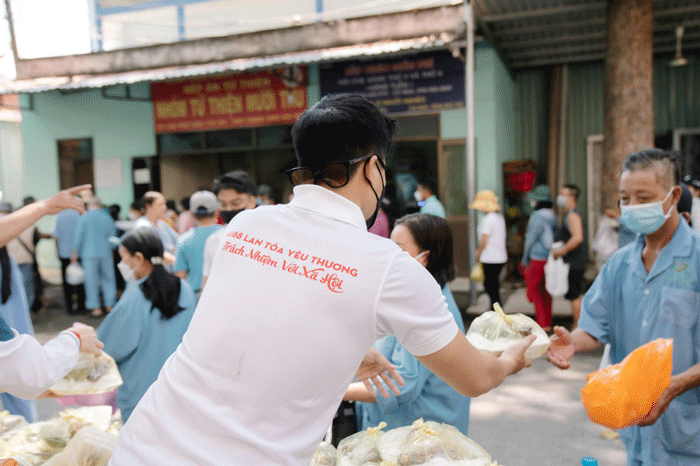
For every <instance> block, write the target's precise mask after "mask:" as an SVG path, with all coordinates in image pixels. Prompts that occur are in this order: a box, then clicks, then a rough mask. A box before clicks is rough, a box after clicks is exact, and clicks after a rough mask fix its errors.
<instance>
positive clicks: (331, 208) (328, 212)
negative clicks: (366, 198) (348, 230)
mask: <svg viewBox="0 0 700 466" xmlns="http://www.w3.org/2000/svg"><path fill="white" fill-rule="evenodd" d="M289 205H290V207H298V208H300V209H305V210H311V211H313V212H317V213H319V214H321V215H325V216H327V217H331V218H334V219H336V220H339V221H341V222H344V223H349V224H350V225H354V226H356V227H358V228H361V229H363V230H367V224H366V222H365V217H364V215H363V214H362V210H361V209H360V207H359V206H358V205H357V204H355V203H354V202H352V201H351V200H349V199H347V198H345V197H343V196H341V195H340V194H336V193H334V192H333V191H331V190H330V189H327V188H322V187H321V186H317V185H313V184H304V185H299V186H295V187H294V199H292V202H290V203H289Z"/></svg>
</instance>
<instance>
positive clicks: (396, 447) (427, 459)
mask: <svg viewBox="0 0 700 466" xmlns="http://www.w3.org/2000/svg"><path fill="white" fill-rule="evenodd" d="M378 447H379V453H380V455H381V457H382V459H383V460H384V461H385V462H387V463H388V464H392V465H393V464H395V465H396V466H417V465H423V466H442V465H445V466H492V465H495V463H494V462H493V460H492V459H491V455H489V454H488V452H487V451H486V450H484V449H483V448H481V446H479V444H477V443H476V442H474V441H473V440H471V439H470V438H468V437H466V436H464V435H463V434H462V433H461V432H460V431H459V430H458V429H457V428H456V427H454V426H451V425H448V424H439V423H437V422H434V421H423V419H418V420H416V421H414V422H413V424H412V425H410V426H407V427H399V428H398V429H392V430H390V431H389V432H387V433H386V434H384V435H383V436H382V437H381V438H380V439H379V444H378Z"/></svg>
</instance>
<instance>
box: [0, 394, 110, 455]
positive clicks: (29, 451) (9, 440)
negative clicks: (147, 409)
mask: <svg viewBox="0 0 700 466" xmlns="http://www.w3.org/2000/svg"><path fill="white" fill-rule="evenodd" d="M111 417H112V408H111V406H85V407H81V408H75V409H66V410H64V411H62V412H61V413H60V414H59V416H58V417H56V418H53V419H50V420H48V421H44V422H35V423H32V424H27V423H26V422H25V423H23V424H22V423H18V424H17V425H16V426H15V427H13V428H11V429H9V430H7V431H5V432H3V433H2V435H1V436H0V459H2V458H12V459H14V460H16V461H17V462H18V463H19V464H20V465H21V466H39V465H43V464H45V463H46V462H47V461H48V460H49V459H51V458H52V457H53V456H54V455H56V454H58V453H61V452H62V451H63V450H64V449H66V448H67V446H68V445H70V444H71V443H74V441H75V443H76V444H77V445H76V447H73V449H74V450H85V449H86V448H89V447H85V446H84V445H85V444H95V445H99V448H95V451H96V452H98V453H99V454H101V455H102V456H101V457H104V455H105V448H109V445H110V444H111V448H114V442H116V435H117V433H118V429H119V426H117V425H115V424H113V423H112V421H111ZM85 428H89V430H88V431H87V432H86V433H82V434H81V435H80V436H78V434H79V433H81V432H82V430H83V429H85ZM94 430H97V431H99V432H101V434H98V435H95V434H94ZM102 434H104V435H102ZM108 436H109V437H108ZM105 445H106V447H105ZM78 446H80V448H77V447H78ZM109 455H110V456H111V450H110V451H109ZM88 456H91V457H92V455H88ZM107 460H109V456H107ZM46 464H49V465H50V464H52V463H46ZM56 464H62V463H56ZM71 464H72V465H74V466H83V463H79V462H76V461H73V462H72V463H71ZM106 464H107V461H106V460H105V461H103V462H102V461H99V460H97V459H95V458H93V459H90V460H89V462H85V463H84V465H85V466H87V465H89V466H98V465H99V466H101V465H106Z"/></svg>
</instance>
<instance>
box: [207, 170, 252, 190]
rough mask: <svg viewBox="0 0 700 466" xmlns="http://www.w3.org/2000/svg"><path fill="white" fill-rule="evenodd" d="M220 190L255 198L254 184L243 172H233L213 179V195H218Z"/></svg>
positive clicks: (246, 173)
mask: <svg viewBox="0 0 700 466" xmlns="http://www.w3.org/2000/svg"><path fill="white" fill-rule="evenodd" d="M222 189H233V190H234V191H236V192H237V193H240V194H250V195H251V196H255V183H253V179H252V178H251V177H250V175H249V174H248V172H246V171H244V170H234V171H232V172H228V173H226V174H224V175H222V176H221V177H219V178H217V179H215V180H214V186H213V187H212V191H213V192H214V194H219V191H221V190H222Z"/></svg>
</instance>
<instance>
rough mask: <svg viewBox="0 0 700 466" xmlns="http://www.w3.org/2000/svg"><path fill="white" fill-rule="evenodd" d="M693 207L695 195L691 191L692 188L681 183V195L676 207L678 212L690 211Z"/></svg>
mask: <svg viewBox="0 0 700 466" xmlns="http://www.w3.org/2000/svg"><path fill="white" fill-rule="evenodd" d="M692 208H693V195H692V194H691V193H690V189H688V187H687V186H685V185H683V184H682V185H681V197H680V199H678V203H677V204H676V209H678V213H679V214H681V213H683V212H688V213H690V210H691V209H692Z"/></svg>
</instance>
